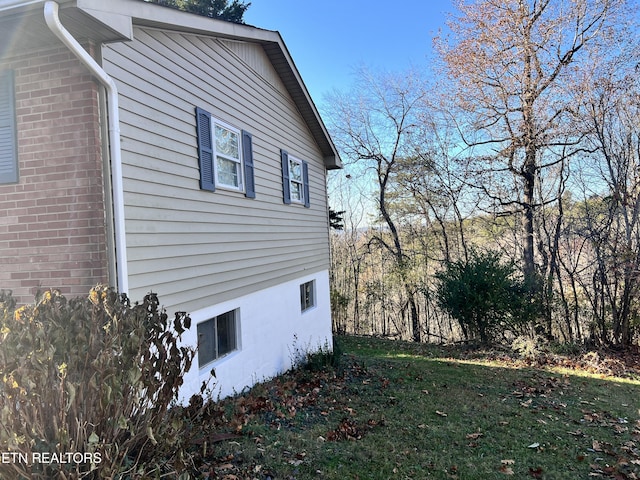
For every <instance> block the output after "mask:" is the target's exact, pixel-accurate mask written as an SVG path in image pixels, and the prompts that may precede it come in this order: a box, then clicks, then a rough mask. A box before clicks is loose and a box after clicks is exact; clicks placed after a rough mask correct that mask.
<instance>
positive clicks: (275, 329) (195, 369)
mask: <svg viewBox="0 0 640 480" xmlns="http://www.w3.org/2000/svg"><path fill="white" fill-rule="evenodd" d="M311 280H314V281H315V306H314V307H312V308H309V309H308V310H306V311H304V312H302V311H301V306H300V285H302V284H303V283H306V282H309V281H311ZM231 310H237V312H238V316H237V317H236V328H237V330H238V332H237V342H238V343H237V346H238V348H237V350H236V351H234V352H231V353H229V354H228V355H226V356H224V357H222V358H220V359H218V360H216V361H213V362H211V363H208V364H207V365H205V366H203V367H202V368H200V367H199V366H198V359H197V358H196V359H194V362H193V365H192V367H191V370H190V371H189V372H188V373H187V374H186V375H185V378H184V384H183V386H182V388H181V391H180V401H181V402H183V403H185V402H188V401H189V398H190V397H191V396H192V395H193V394H195V393H199V392H200V387H201V385H202V382H203V381H207V380H208V379H210V378H211V377H210V372H211V370H215V374H216V377H215V378H213V379H211V383H210V386H211V387H212V388H211V392H212V396H213V398H214V399H217V398H218V397H220V398H224V397H228V396H232V395H235V394H237V393H240V392H241V391H242V390H243V389H245V388H248V387H251V386H253V385H255V384H256V383H258V382H261V381H264V380H267V379H269V378H272V377H274V376H276V375H278V374H280V373H282V372H285V371H286V370H288V369H289V368H291V366H292V361H293V360H294V359H295V358H296V354H297V352H300V351H307V350H312V351H313V350H318V349H320V348H322V349H326V348H329V349H332V348H333V344H332V334H331V302H330V295H329V272H328V271H327V270H325V271H322V272H318V273H314V274H310V275H306V276H303V277H300V278H299V279H297V280H294V281H290V282H286V283H282V284H280V285H278V286H275V287H270V288H266V289H264V290H261V291H258V292H256V293H252V294H250V295H246V296H243V297H240V298H237V299H235V300H232V301H228V302H224V303H221V304H218V305H213V306H211V307H207V308H204V309H201V310H198V311H195V312H190V317H191V328H190V329H189V331H188V332H185V333H184V335H183V343H184V344H186V345H189V346H194V347H195V346H196V345H197V325H198V323H200V322H203V321H206V320H208V319H210V318H212V317H215V316H217V315H220V314H223V313H225V312H228V311H231Z"/></svg>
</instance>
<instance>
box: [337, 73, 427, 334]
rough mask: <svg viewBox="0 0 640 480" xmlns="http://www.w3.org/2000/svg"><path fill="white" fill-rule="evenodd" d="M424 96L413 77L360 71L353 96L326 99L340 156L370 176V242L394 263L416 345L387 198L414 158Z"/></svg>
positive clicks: (405, 263)
mask: <svg viewBox="0 0 640 480" xmlns="http://www.w3.org/2000/svg"><path fill="white" fill-rule="evenodd" d="M426 95H427V94H426V91H425V89H424V82H423V80H422V79H421V78H420V77H419V76H417V75H415V74H406V75H395V76H394V75H389V74H387V75H382V74H380V75H372V74H370V73H368V72H366V71H361V72H360V74H359V77H358V82H357V84H356V88H355V89H354V91H353V92H350V93H349V94H342V95H341V94H339V93H335V94H334V95H333V96H332V97H331V98H329V101H330V108H331V119H332V127H333V128H332V135H333V136H334V139H335V141H336V143H337V145H338V148H339V149H340V150H341V153H342V155H343V157H344V158H345V159H346V160H347V162H351V163H352V164H355V168H356V169H360V171H361V172H362V175H364V176H367V175H370V176H372V177H373V181H374V184H375V191H374V192H373V195H374V197H375V205H376V209H377V214H378V215H379V218H380V219H381V222H382V225H383V228H381V229H379V231H378V233H377V234H375V235H373V236H372V238H371V242H373V243H375V244H376V245H378V246H380V247H381V248H383V249H384V250H385V251H387V252H388V253H389V254H391V256H392V258H393V259H394V264H395V269H396V272H397V273H398V278H399V280H400V283H401V284H402V288H403V289H404V294H405V296H406V307H407V309H408V312H409V319H410V330H411V337H412V339H413V340H414V341H420V340H421V325H420V315H419V311H418V302H417V300H416V288H415V285H413V284H412V280H411V277H410V275H409V269H410V265H411V261H410V256H409V255H408V254H407V252H406V251H405V245H404V243H403V240H402V236H401V234H400V230H399V226H398V218H397V217H396V216H394V212H393V208H392V202H391V199H390V197H389V195H390V192H391V191H392V187H393V182H394V179H395V177H396V176H397V173H398V168H399V167H400V165H401V160H402V159H403V158H407V157H408V156H410V155H413V153H414V152H415V150H416V145H417V144H418V142H419V141H420V139H421V131H422V128H423V124H422V122H421V121H420V113H421V111H422V109H423V108H424V105H425V103H424V100H425V98H426Z"/></svg>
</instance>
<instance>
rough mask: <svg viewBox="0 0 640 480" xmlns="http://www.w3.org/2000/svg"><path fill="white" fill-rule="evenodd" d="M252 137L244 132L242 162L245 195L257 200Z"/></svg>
mask: <svg viewBox="0 0 640 480" xmlns="http://www.w3.org/2000/svg"><path fill="white" fill-rule="evenodd" d="M252 140H253V139H252V136H251V134H250V133H249V132H247V131H246V130H243V131H242V162H243V163H244V187H245V192H244V195H245V197H247V198H256V181H255V177H254V173H253V143H252Z"/></svg>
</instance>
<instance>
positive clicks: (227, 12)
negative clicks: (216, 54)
mask: <svg viewBox="0 0 640 480" xmlns="http://www.w3.org/2000/svg"><path fill="white" fill-rule="evenodd" d="M144 1H145V2H149V3H155V4H157V5H162V6H164V7H171V8H176V9H178V10H182V11H185V12H189V13H195V14H197V15H202V16H205V17H210V18H219V19H221V20H227V21H229V22H233V23H244V20H243V18H242V17H243V16H244V12H245V11H246V10H247V9H248V8H249V6H250V5H251V2H249V3H244V2H241V1H240V0H231V3H229V1H230V0H144Z"/></svg>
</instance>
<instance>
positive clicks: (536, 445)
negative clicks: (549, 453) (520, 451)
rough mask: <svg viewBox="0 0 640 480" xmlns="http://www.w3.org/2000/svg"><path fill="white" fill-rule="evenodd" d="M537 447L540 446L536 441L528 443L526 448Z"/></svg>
mask: <svg viewBox="0 0 640 480" xmlns="http://www.w3.org/2000/svg"><path fill="white" fill-rule="evenodd" d="M538 447H540V444H539V443H538V442H535V443H532V444H531V445H529V446H528V447H527V448H538Z"/></svg>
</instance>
